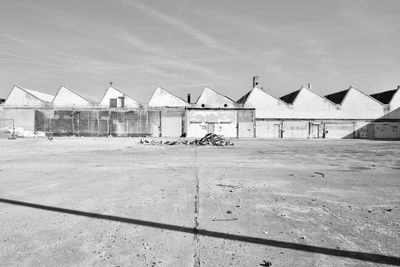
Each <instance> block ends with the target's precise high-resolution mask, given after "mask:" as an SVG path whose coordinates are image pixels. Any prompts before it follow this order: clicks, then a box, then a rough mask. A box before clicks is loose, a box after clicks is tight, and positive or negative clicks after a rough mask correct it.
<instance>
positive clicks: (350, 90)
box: [342, 86, 384, 106]
mask: <svg viewBox="0 0 400 267" xmlns="http://www.w3.org/2000/svg"><path fill="white" fill-rule="evenodd" d="M352 92H357V94H360V95H362V96H365V97H367V98H368V99H370V100H372V101H373V102H374V103H376V104H378V105H381V106H384V104H383V103H382V102H380V101H378V100H376V99H375V98H373V97H371V96H369V95H367V94H366V93H364V92H363V91H361V90H359V89H357V88H355V87H353V86H350V88H349V89H348V92H347V94H346V96H345V97H344V99H343V101H342V103H345V101H346V99H347V98H348V96H349V95H350V93H352Z"/></svg>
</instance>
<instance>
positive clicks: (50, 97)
mask: <svg viewBox="0 0 400 267" xmlns="http://www.w3.org/2000/svg"><path fill="white" fill-rule="evenodd" d="M24 90H25V91H27V92H28V93H30V94H31V95H34V96H36V97H37V98H39V99H41V100H43V101H45V102H51V101H53V98H54V96H53V95H50V94H46V93H42V92H39V91H35V90H31V89H24Z"/></svg>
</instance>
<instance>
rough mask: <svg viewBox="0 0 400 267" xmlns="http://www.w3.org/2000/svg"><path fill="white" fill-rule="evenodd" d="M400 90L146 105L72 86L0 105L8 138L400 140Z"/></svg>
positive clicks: (256, 94)
mask: <svg viewBox="0 0 400 267" xmlns="http://www.w3.org/2000/svg"><path fill="white" fill-rule="evenodd" d="M399 91H400V87H398V88H397V89H394V90H388V91H384V92H381V93H376V94H372V95H367V94H365V93H363V92H362V91H361V90H359V89H356V88H354V87H353V86H350V87H349V88H348V89H346V90H341V91H338V92H336V93H332V94H328V95H325V96H321V95H319V94H318V93H317V92H316V91H315V90H314V89H312V88H311V84H308V85H307V86H301V87H300V89H298V90H296V91H293V92H292V93H289V94H286V95H284V96H281V97H275V96H272V95H271V94H269V93H268V92H266V91H265V90H264V89H263V88H262V87H260V84H259V78H258V77H257V76H255V77H254V78H253V86H252V88H251V90H250V91H248V92H247V93H246V94H245V95H244V96H243V97H241V98H240V99H239V100H238V101H234V100H232V99H231V98H229V97H228V96H224V95H222V94H220V93H218V92H217V91H216V90H214V89H211V88H210V87H209V86H205V87H204V89H203V91H202V93H201V94H200V96H199V97H198V99H197V101H196V102H195V103H192V102H191V95H190V94H188V97H187V101H185V100H183V99H181V98H179V97H177V96H175V95H174V94H172V93H170V92H169V91H167V90H166V89H164V88H162V87H160V86H157V87H156V89H155V90H154V92H153V94H152V96H151V98H150V100H149V101H148V103H140V102H139V101H136V100H134V98H131V97H130V96H128V95H127V94H126V93H124V92H122V91H120V90H118V89H116V88H114V87H113V86H112V85H111V84H110V86H109V87H108V89H107V90H106V91H105V92H104V94H103V97H102V98H101V100H100V101H99V102H98V103H97V102H94V101H92V100H90V99H89V98H87V97H85V96H83V95H82V94H81V93H78V92H76V91H74V90H72V89H70V88H69V87H67V86H66V85H62V86H61V87H60V88H59V90H58V92H57V93H56V94H55V95H54V96H53V95H50V94H45V93H42V92H39V91H36V90H31V89H26V88H23V87H21V86H17V85H15V86H14V87H13V88H12V89H11V91H10V93H9V95H8V97H7V98H6V100H5V102H4V103H2V104H1V105H0V130H1V129H2V128H5V127H10V122H12V124H13V127H23V128H25V129H27V130H30V131H34V132H36V131H43V132H45V133H46V134H48V135H65V136H70V135H78V136H108V135H113V136H154V137H160V136H163V137H181V136H187V137H202V136H204V135H205V134H207V133H210V132H212V133H216V134H222V135H224V136H226V137H239V138H254V137H258V138H369V139H400V92H399Z"/></svg>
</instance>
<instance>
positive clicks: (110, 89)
mask: <svg viewBox="0 0 400 267" xmlns="http://www.w3.org/2000/svg"><path fill="white" fill-rule="evenodd" d="M110 91H116V92H118V93H120V94H121V95H123V96H124V97H125V99H129V101H131V102H134V103H135V104H137V105H141V103H140V102H139V101H136V100H134V99H133V98H131V97H130V96H128V95H127V94H126V93H124V92H122V91H121V90H119V89H117V88H115V87H113V86H110V87H108V89H107V90H106V91H105V92H104V95H103V97H102V98H101V100H100V103H102V102H103V100H104V98H105V97H106V96H107V93H108V92H110Z"/></svg>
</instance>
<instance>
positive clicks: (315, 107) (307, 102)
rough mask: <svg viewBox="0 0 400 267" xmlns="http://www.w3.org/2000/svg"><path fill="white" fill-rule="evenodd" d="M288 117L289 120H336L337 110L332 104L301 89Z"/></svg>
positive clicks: (307, 90)
mask: <svg viewBox="0 0 400 267" xmlns="http://www.w3.org/2000/svg"><path fill="white" fill-rule="evenodd" d="M290 115H291V116H290V118H301V119H319V118H324V119H330V118H335V117H336V118H337V116H338V109H337V107H336V105H335V104H334V103H332V102H330V101H329V100H327V99H325V98H324V97H321V96H319V95H317V94H316V93H314V92H312V91H310V90H309V89H306V88H302V89H301V90H300V92H299V93H298V95H297V97H296V99H295V101H294V103H293V109H292V110H291V114H290Z"/></svg>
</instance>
